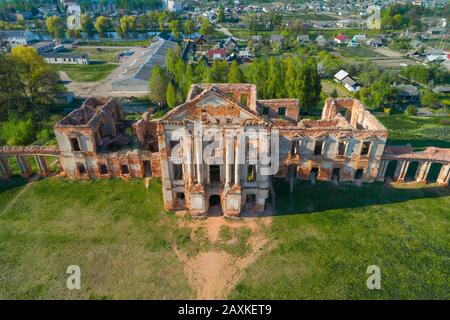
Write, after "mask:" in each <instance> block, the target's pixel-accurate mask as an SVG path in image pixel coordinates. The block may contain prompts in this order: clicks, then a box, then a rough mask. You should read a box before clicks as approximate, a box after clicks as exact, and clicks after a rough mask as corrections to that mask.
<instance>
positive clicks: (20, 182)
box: [0, 176, 28, 194]
mask: <svg viewBox="0 0 450 320" xmlns="http://www.w3.org/2000/svg"><path fill="white" fill-rule="evenodd" d="M27 183H28V180H27V179H25V178H22V177H20V176H12V177H11V178H9V179H7V180H0V194H2V193H3V192H6V191H9V190H12V189H15V188H20V187H22V186H24V185H26V184H27Z"/></svg>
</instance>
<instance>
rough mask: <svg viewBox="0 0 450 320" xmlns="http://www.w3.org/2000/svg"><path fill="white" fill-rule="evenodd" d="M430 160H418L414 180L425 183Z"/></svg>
mask: <svg viewBox="0 0 450 320" xmlns="http://www.w3.org/2000/svg"><path fill="white" fill-rule="evenodd" d="M430 167H431V162H428V161H420V162H419V167H418V168H417V174H416V182H418V183H425V182H427V176H428V172H429V171H430Z"/></svg>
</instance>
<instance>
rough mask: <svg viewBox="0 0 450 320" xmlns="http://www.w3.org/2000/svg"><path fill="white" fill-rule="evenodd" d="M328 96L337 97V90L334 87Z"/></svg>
mask: <svg viewBox="0 0 450 320" xmlns="http://www.w3.org/2000/svg"><path fill="white" fill-rule="evenodd" d="M330 97H331V98H337V97H338V92H337V90H336V88H334V89H333V91H332V92H331V93H330Z"/></svg>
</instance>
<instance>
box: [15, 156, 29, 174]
mask: <svg viewBox="0 0 450 320" xmlns="http://www.w3.org/2000/svg"><path fill="white" fill-rule="evenodd" d="M16 161H17V164H18V165H19V168H20V172H21V175H22V177H25V178H27V177H29V176H31V175H32V174H33V172H32V171H31V166H30V162H29V161H28V158H27V156H16Z"/></svg>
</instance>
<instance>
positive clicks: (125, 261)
mask: <svg viewBox="0 0 450 320" xmlns="http://www.w3.org/2000/svg"><path fill="white" fill-rule="evenodd" d="M24 183H25V180H23V179H22V178H13V179H11V180H7V181H6V182H5V183H3V182H2V185H1V187H0V261H1V263H0V275H1V278H2V281H1V282H0V298H2V299H17V298H26V299H45V298H48V299H81V298H86V299H120V298H137V299H143V298H148V299H175V298H194V297H195V294H194V293H193V291H192V289H190V288H189V286H188V283H187V281H186V278H185V276H184V274H183V269H182V265H181V264H180V262H179V261H178V260H177V258H176V255H175V253H174V251H173V250H172V247H173V244H175V243H178V242H179V239H178V238H177V237H179V232H177V229H176V228H177V227H176V225H177V222H179V219H182V218H178V217H176V216H174V215H173V214H172V213H166V212H164V210H163V202H162V194H161V183H160V182H159V181H158V180H155V181H152V182H151V183H150V187H149V189H148V190H147V189H145V187H144V183H143V181H142V180H141V179H136V180H130V181H121V180H115V179H114V180H96V181H69V180H66V179H64V178H48V179H44V180H40V181H36V182H33V183H30V184H28V185H25V184H24ZM274 187H275V191H276V195H277V197H276V212H277V215H275V216H274V217H273V222H272V227H271V228H270V229H268V230H267V231H266V232H267V237H269V239H270V241H269V243H270V246H271V247H272V248H271V250H270V251H269V252H268V253H266V254H263V255H262V256H261V257H260V258H259V259H258V260H256V262H255V263H254V264H252V265H250V267H249V268H248V269H247V270H246V271H245V273H244V277H243V279H242V281H241V282H240V283H239V284H238V285H237V286H236V288H235V289H234V291H233V292H232V293H231V294H230V296H229V297H230V298H242V299H253V298H257V299H263V298H268V299H323V298H332V299H348V298H351V299H365V298H367V299H379V298H394V299H395V298H408V299H409V298H411V299H412V298H424V299H435V298H444V299H445V298H448V289H449V286H448V277H449V270H448V262H449V255H450V245H449V243H450V241H449V236H448V230H449V218H450V212H449V210H448V208H449V207H450V190H449V189H448V188H438V187H436V186H434V185H429V186H427V187H425V188H415V187H414V188H411V187H410V189H408V188H405V186H400V187H396V188H394V187H389V186H385V185H383V184H381V183H375V184H364V185H363V186H361V187H358V186H354V185H351V184H342V185H340V186H335V185H333V184H331V183H317V184H316V185H315V186H311V185H310V184H309V183H307V182H299V183H297V184H296V186H295V189H294V192H293V193H289V192H288V190H289V188H288V184H287V183H286V182H284V181H280V180H277V179H275V180H274ZM24 188H26V189H24ZM194 240H195V239H189V237H187V238H186V239H184V241H188V242H189V241H192V244H191V245H189V244H186V246H187V247H192V246H195V245H200V246H202V245H205V244H202V242H195V241H194ZM205 246H206V245H205ZM191 249H195V248H191ZM204 250H207V249H206V248H197V249H195V250H193V251H195V252H200V251H204ZM373 264H374V265H378V266H379V267H380V268H381V276H382V289H381V290H379V291H377V290H375V291H372V290H368V289H367V288H366V279H367V277H368V275H367V274H366V269H367V267H368V266H369V265H373ZM69 265H78V266H80V268H81V276H82V278H81V279H82V280H81V290H68V289H66V279H67V276H68V274H66V270H67V267H68V266H69Z"/></svg>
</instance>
